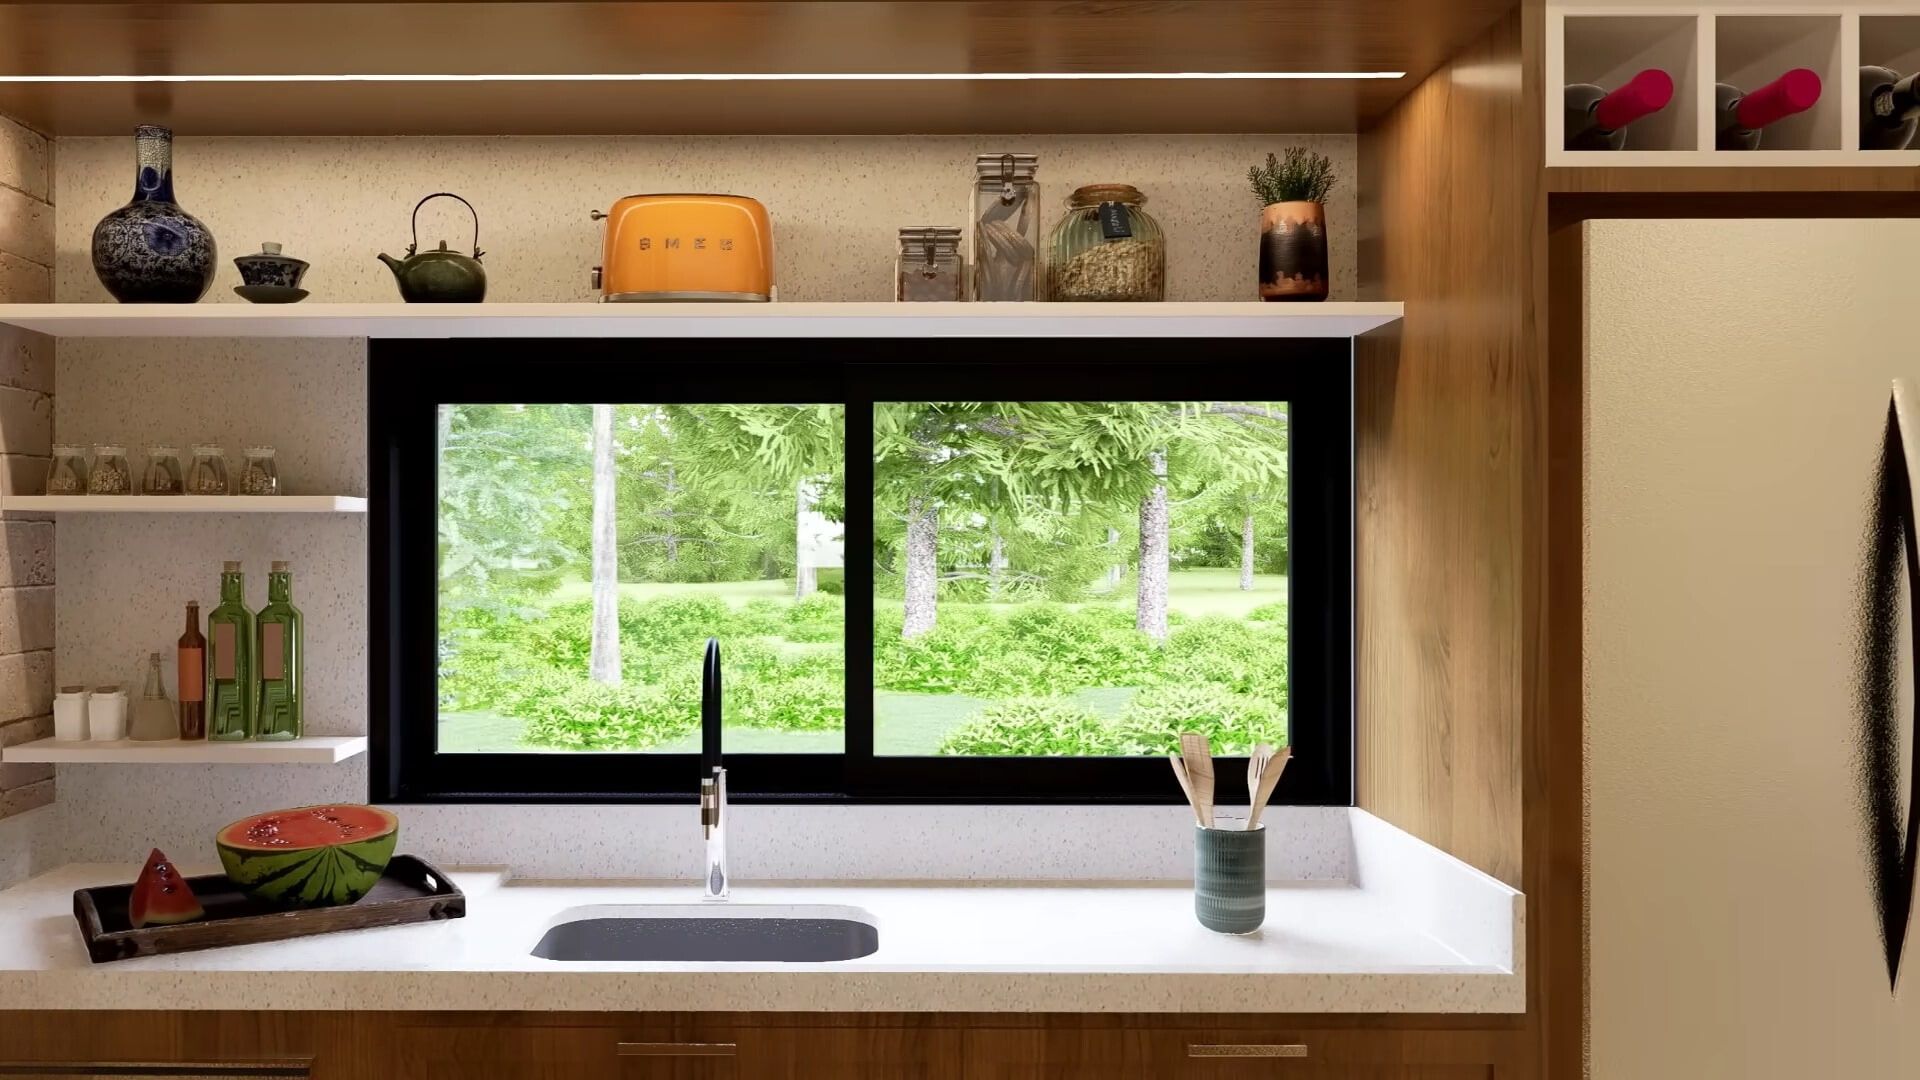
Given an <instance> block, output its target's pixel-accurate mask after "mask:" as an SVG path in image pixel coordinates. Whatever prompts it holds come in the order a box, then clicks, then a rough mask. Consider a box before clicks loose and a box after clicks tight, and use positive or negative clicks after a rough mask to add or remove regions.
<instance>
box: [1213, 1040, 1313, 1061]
mask: <svg viewBox="0 0 1920 1080" xmlns="http://www.w3.org/2000/svg"><path fill="white" fill-rule="evenodd" d="M1187 1056H1188V1057H1190V1058H1303V1057H1306V1056H1307V1044H1306V1043H1188V1044H1187Z"/></svg>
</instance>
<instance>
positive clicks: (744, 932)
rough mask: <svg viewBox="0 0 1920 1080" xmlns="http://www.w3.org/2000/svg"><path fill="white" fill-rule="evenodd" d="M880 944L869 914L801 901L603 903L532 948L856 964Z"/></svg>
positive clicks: (609, 957)
mask: <svg viewBox="0 0 1920 1080" xmlns="http://www.w3.org/2000/svg"><path fill="white" fill-rule="evenodd" d="M879 947H880V928H879V927H878V926H876V925H874V921H873V916H872V915H870V914H868V913H867V912H865V911H862V910H860V909H859V908H856V907H842V906H837V905H827V904H818V905H804V904H732V903H721V904H610V905H600V906H595V907H578V908H569V909H568V910H566V911H563V912H561V913H560V914H559V915H558V916H556V917H555V919H554V922H553V925H551V926H549V927H548V928H547V932H546V933H545V934H544V935H542V936H541V938H540V941H539V943H538V944H536V945H535V946H534V947H533V955H534V956H537V957H539V958H541V959H543V960H564V961H576V962H583V961H625V962H628V963H638V962H646V961H682V962H688V961H691V962H701V961H706V962H724V961H735V962H741V963H792V964H817V963H826V962H831V961H834V960H857V959H859V958H860V957H862V956H868V955H871V954H872V953H873V951H874V950H876V949H878V948H879Z"/></svg>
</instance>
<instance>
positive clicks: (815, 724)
mask: <svg viewBox="0 0 1920 1080" xmlns="http://www.w3.org/2000/svg"><path fill="white" fill-rule="evenodd" d="M846 694H847V686H846V681H845V676H844V675H843V674H842V673H841V672H838V671H811V672H810V671H806V670H804V669H803V667H802V665H799V664H784V665H782V666H781V669H780V677H779V678H776V679H773V680H769V681H756V682H748V683H745V684H744V685H741V686H739V687H738V689H734V690H729V691H728V692H727V716H726V719H727V722H728V723H730V724H740V725H743V726H746V727H757V728H769V729H773V730H777V731H836V730H838V729H840V728H842V727H844V726H846V722H847V713H846V706H845V702H846Z"/></svg>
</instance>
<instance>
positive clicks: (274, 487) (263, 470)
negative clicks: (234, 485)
mask: <svg viewBox="0 0 1920 1080" xmlns="http://www.w3.org/2000/svg"><path fill="white" fill-rule="evenodd" d="M245 452H246V456H247V457H246V463H245V464H244V465H242V466H241V467H240V485H239V486H240V494H242V495H278V494H280V473H279V470H277V469H275V468H274V465H273V447H271V446H249V447H247V449H246V451H245Z"/></svg>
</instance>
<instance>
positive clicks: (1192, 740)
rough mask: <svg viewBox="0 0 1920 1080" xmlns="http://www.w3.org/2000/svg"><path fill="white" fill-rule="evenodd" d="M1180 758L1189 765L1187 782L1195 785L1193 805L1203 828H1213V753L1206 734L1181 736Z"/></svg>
mask: <svg viewBox="0 0 1920 1080" xmlns="http://www.w3.org/2000/svg"><path fill="white" fill-rule="evenodd" d="M1180 760H1181V761H1182V762H1184V763H1185V764H1186V766H1187V782H1188V783H1190V784H1192V785H1193V806H1194V810H1195V812H1197V813H1198V814H1199V815H1200V825H1201V827H1203V828H1208V829H1211V828H1213V753H1212V751H1210V750H1209V749H1208V748H1207V737H1206V736H1205V735H1199V734H1195V733H1194V732H1191V731H1189V732H1187V733H1185V734H1183V735H1181V736H1180Z"/></svg>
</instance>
